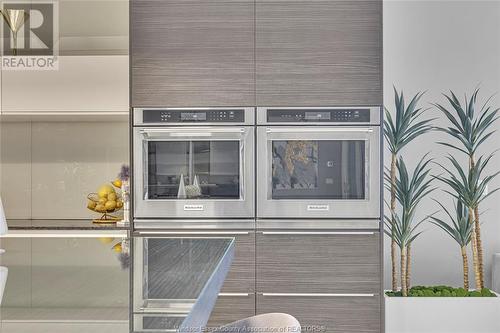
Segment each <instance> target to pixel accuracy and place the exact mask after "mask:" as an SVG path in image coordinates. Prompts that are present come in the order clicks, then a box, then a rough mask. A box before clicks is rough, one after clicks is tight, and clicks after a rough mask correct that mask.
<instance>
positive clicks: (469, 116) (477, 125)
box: [435, 89, 500, 286]
mask: <svg viewBox="0 0 500 333" xmlns="http://www.w3.org/2000/svg"><path fill="white" fill-rule="evenodd" d="M478 94H479V89H476V90H474V92H473V93H472V95H471V97H470V98H469V99H468V98H467V96H465V100H464V104H461V103H460V101H459V100H458V98H457V97H456V95H455V94H454V93H453V92H452V91H450V94H449V95H444V96H445V98H446V99H447V101H448V103H449V104H450V106H451V108H450V109H448V108H446V107H445V106H443V105H441V104H435V106H436V107H437V108H438V109H439V110H440V111H441V112H442V113H443V114H444V115H445V116H446V118H447V119H448V120H449V122H450V126H448V127H443V128H440V129H439V130H441V131H443V132H445V133H447V134H449V135H450V136H451V137H453V138H454V139H456V140H458V141H459V142H460V143H461V145H460V146H457V145H454V144H451V143H448V142H440V144H442V145H445V146H447V147H450V148H453V149H456V150H458V151H461V152H462V153H464V154H466V155H467V157H468V159H469V168H473V167H474V165H475V163H476V160H475V159H476V157H475V155H476V152H477V150H478V148H479V146H480V145H481V144H482V143H484V142H485V141H486V140H487V139H488V138H490V137H491V136H492V135H493V133H494V132H495V131H494V130H493V129H492V126H493V125H494V123H495V121H496V120H497V119H498V112H499V110H500V109H498V108H494V107H492V106H491V105H489V103H490V100H491V97H490V98H489V99H487V100H486V102H485V103H484V104H483V106H482V107H480V108H478V107H477V103H478V102H477V97H478ZM474 221H475V222H474V224H475V226H474V228H475V235H474V236H475V240H473V241H472V245H473V247H475V250H474V251H475V252H477V260H478V263H477V264H478V267H477V269H478V271H479V279H480V285H481V286H484V277H483V272H484V268H483V246H482V241H481V224H480V220H479V207H477V206H476V207H475V208H474Z"/></svg>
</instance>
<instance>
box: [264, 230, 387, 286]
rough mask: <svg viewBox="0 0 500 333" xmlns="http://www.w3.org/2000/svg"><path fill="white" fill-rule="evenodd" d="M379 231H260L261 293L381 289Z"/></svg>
mask: <svg viewBox="0 0 500 333" xmlns="http://www.w3.org/2000/svg"><path fill="white" fill-rule="evenodd" d="M379 237H380V236H379V233H377V232H367V233H347V234H344V233H342V232H339V233H337V232H330V231H324V232H323V231H304V232H300V231H286V230H283V231H261V232H258V233H257V245H256V246H257V259H256V260H257V291H258V292H260V293H266V292H267V293H289V292H294V293H379V291H380V245H379V242H380V238H379Z"/></svg>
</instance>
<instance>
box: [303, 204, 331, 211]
mask: <svg viewBox="0 0 500 333" xmlns="http://www.w3.org/2000/svg"><path fill="white" fill-rule="evenodd" d="M307 210H308V211H326V210H330V206H329V205H307Z"/></svg>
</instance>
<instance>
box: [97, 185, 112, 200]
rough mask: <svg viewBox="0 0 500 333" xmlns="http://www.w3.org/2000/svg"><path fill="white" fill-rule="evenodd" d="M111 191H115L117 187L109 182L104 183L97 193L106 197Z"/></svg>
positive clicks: (100, 196) (101, 196)
mask: <svg viewBox="0 0 500 333" xmlns="http://www.w3.org/2000/svg"><path fill="white" fill-rule="evenodd" d="M110 193H115V189H114V188H113V186H111V185H108V184H104V185H102V186H101V187H99V190H98V191H97V195H98V196H99V198H106V197H107V196H108V194H110Z"/></svg>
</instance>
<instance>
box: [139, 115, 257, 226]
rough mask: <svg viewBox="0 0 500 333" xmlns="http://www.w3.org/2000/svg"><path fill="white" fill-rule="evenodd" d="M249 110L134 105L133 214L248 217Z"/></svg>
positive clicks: (251, 118) (250, 201)
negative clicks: (136, 107) (135, 106)
mask: <svg viewBox="0 0 500 333" xmlns="http://www.w3.org/2000/svg"><path fill="white" fill-rule="evenodd" d="M254 111H255V110H254V108H180V109H179V108H176V109H170V108H147V109H134V129H133V149H134V154H133V155H134V157H133V161H134V162H133V166H134V219H139V220H140V219H151V218H160V219H161V218H243V217H253V216H254V215H255V214H254V207H255V205H254V196H255V195H254V145H255V142H254V141H255V129H254V124H255V113H254Z"/></svg>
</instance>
